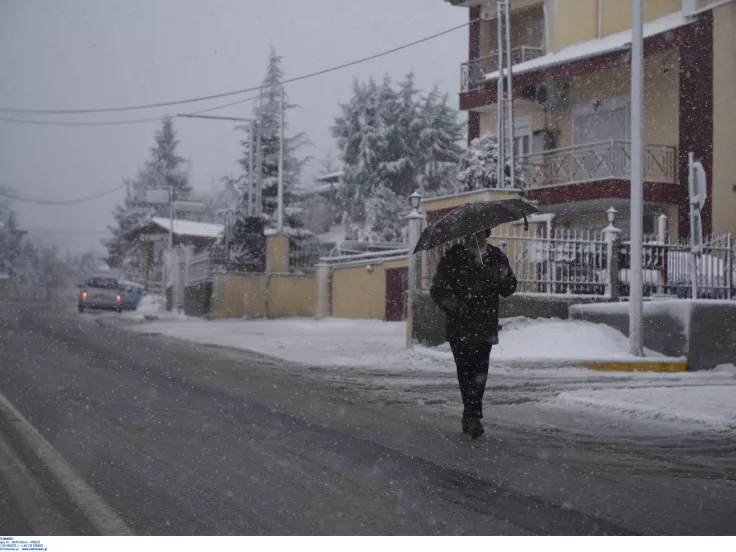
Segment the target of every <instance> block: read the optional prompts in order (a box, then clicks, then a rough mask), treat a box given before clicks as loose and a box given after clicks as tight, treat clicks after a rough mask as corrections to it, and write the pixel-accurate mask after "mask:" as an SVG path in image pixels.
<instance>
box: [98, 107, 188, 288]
mask: <svg viewBox="0 0 736 552" xmlns="http://www.w3.org/2000/svg"><path fill="white" fill-rule="evenodd" d="M154 139H155V144H154V145H153V147H151V149H150V157H149V159H148V160H147V161H146V162H145V163H144V164H143V166H142V168H141V169H140V170H139V171H138V175H137V177H136V178H135V179H133V180H128V181H127V188H128V193H127V195H126V198H125V200H124V201H123V203H122V204H120V205H118V206H117V207H116V208H115V210H114V211H113V218H114V219H115V224H114V225H113V226H110V227H109V230H110V234H111V237H110V238H107V239H105V240H103V241H102V245H104V246H105V247H106V248H107V252H108V255H107V263H108V265H109V266H110V267H111V268H119V269H124V270H126V271H130V272H132V273H135V274H137V275H139V276H140V275H141V271H142V270H143V266H144V257H145V255H146V253H145V252H144V251H143V250H142V249H143V248H141V247H139V246H136V245H135V244H130V243H128V242H126V241H125V240H124V239H123V236H124V234H125V233H126V232H128V231H129V230H130V229H132V228H133V227H134V226H135V225H137V224H138V223H139V222H141V221H142V220H144V219H146V218H148V217H151V216H164V217H168V216H169V206H168V205H152V204H149V203H147V200H146V195H147V192H148V190H149V189H154V188H159V189H167V190H168V189H171V188H173V191H174V199H176V200H186V199H188V198H189V195H190V193H191V187H190V186H189V180H188V176H187V170H186V169H185V165H186V161H185V160H184V158H182V157H180V156H179V155H178V154H177V153H176V148H177V146H178V145H179V140H178V139H177V138H176V132H175V130H174V125H173V122H172V119H171V117H166V118H164V120H163V121H162V123H161V128H160V129H159V130H158V131H157V132H156V135H155V138H154ZM160 253H161V252H160V251H159V252H158V253H156V256H157V257H158V256H160Z"/></svg>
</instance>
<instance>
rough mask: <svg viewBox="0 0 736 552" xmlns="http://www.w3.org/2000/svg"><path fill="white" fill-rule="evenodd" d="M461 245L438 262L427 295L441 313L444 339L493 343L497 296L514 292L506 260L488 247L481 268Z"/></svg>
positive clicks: (497, 251) (510, 271)
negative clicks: (445, 335)
mask: <svg viewBox="0 0 736 552" xmlns="http://www.w3.org/2000/svg"><path fill="white" fill-rule="evenodd" d="M472 255H473V253H471V252H470V251H469V250H468V249H467V248H466V247H465V246H464V245H456V246H454V247H453V248H452V249H450V251H448V252H447V254H446V255H445V256H444V257H443V258H442V260H441V261H440V264H439V266H438V267H437V272H436V274H435V276H434V280H433V281H432V288H431V290H430V294H431V296H432V299H433V300H434V302H435V303H436V304H437V306H438V307H439V308H440V309H441V310H442V311H443V312H444V313H445V329H446V333H447V339H449V340H452V339H460V338H466V339H467V338H470V339H481V340H484V341H486V340H491V341H493V340H494V338H495V337H497V336H498V296H499V295H500V296H502V297H508V296H510V295H511V294H513V293H514V292H515V291H516V284H517V282H516V276H514V273H513V271H512V270H511V266H509V260H508V258H507V257H506V255H504V253H503V251H501V250H500V249H499V248H497V247H493V246H492V245H489V246H488V247H487V249H486V252H485V254H484V255H483V264H482V265H481V263H480V262H478V260H477V259H474V258H473V256H472Z"/></svg>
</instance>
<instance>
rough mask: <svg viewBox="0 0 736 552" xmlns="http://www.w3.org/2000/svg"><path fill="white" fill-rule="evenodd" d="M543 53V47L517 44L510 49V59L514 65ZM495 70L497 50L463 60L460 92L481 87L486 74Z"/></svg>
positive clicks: (496, 68)
mask: <svg viewBox="0 0 736 552" xmlns="http://www.w3.org/2000/svg"><path fill="white" fill-rule="evenodd" d="M543 55H544V48H540V47H537V46H518V47H516V48H512V50H511V59H512V62H513V64H514V65H516V64H517V63H522V62H524V61H529V60H532V59H536V58H538V57H541V56H543ZM504 63H505V60H504ZM495 71H498V52H497V51H496V52H493V53H492V54H489V55H487V56H484V57H481V58H478V59H473V60H471V61H466V62H464V63H463V64H462V65H461V66H460V90H461V92H472V91H474V90H480V89H482V88H483V85H484V84H485V81H486V75H487V74H489V73H493V72H495Z"/></svg>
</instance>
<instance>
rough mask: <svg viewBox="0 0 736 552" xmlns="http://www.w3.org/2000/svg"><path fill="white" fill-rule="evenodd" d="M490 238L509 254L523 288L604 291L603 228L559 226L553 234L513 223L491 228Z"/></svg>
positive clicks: (579, 292) (584, 292)
mask: <svg viewBox="0 0 736 552" xmlns="http://www.w3.org/2000/svg"><path fill="white" fill-rule="evenodd" d="M490 241H491V243H492V244H494V245H496V246H497V247H499V248H500V249H501V250H502V251H503V252H504V253H506V255H507V256H508V258H509V263H510V264H511V267H512V268H513V270H514V273H515V274H516V278H517V280H518V281H519V285H518V291H520V292H526V293H554V294H559V293H572V294H576V295H602V294H604V293H605V289H606V283H607V276H606V274H607V254H606V247H607V244H606V239H605V236H604V235H603V233H602V232H594V231H574V230H564V229H557V230H555V231H554V232H553V234H552V236H551V237H540V236H534V235H530V233H529V232H526V231H524V229H523V227H521V226H513V227H511V229H510V230H496V231H494V232H492V233H491V238H490Z"/></svg>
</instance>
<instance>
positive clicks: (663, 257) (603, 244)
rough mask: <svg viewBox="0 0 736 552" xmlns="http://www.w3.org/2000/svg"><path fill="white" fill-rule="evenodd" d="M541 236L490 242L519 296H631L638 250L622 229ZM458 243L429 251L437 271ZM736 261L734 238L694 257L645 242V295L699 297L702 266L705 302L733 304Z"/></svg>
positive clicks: (668, 244) (505, 234) (658, 240)
mask: <svg viewBox="0 0 736 552" xmlns="http://www.w3.org/2000/svg"><path fill="white" fill-rule="evenodd" d="M537 231H541V232H542V234H546V229H544V228H540V229H538V230H536V231H525V230H524V229H523V227H522V226H521V225H513V226H511V227H501V228H496V229H494V230H493V231H492V233H491V237H490V240H489V241H490V243H491V244H493V245H495V246H496V247H499V248H500V249H501V250H502V251H503V252H504V253H506V255H507V256H508V258H509V263H510V265H511V268H512V269H513V270H514V273H515V274H516V278H517V280H518V282H519V284H518V287H517V291H518V292H522V293H533V294H555V295H558V294H572V295H597V296H608V297H611V298H613V299H616V298H618V297H628V295H629V291H630V287H629V273H630V268H629V267H630V258H631V244H630V242H629V241H628V240H626V239H624V240H621V239H619V235H620V233H619V231H618V230H617V229H616V228H615V227H613V226H609V227H608V228H607V229H605V230H602V231H597V230H596V231H593V230H567V229H556V230H554V231H553V232H552V234H551V236H546V235H537V234H536V232H537ZM453 245H454V243H448V244H446V246H445V247H443V248H440V249H437V250H434V251H430V252H428V253H427V260H428V264H429V265H430V266H431V267H436V266H437V263H438V262H439V260H440V257H441V256H442V255H444V253H445V252H446V251H447V250H448V249H449V248H450V247H452V246H453ZM733 258H734V241H733V236H732V235H731V234H723V235H719V236H713V237H709V238H706V239H704V240H703V250H702V253H701V254H698V255H693V254H692V253H691V247H690V242H689V240H686V239H669V238H667V237H666V235H665V236H664V237H663V236H646V237H645V239H644V245H643V251H642V266H643V293H644V296H646V297H648V296H652V295H660V296H669V297H671V298H689V297H692V296H693V285H692V284H693V271H692V269H693V267H695V270H696V274H695V281H696V287H697V297H698V298H699V299H733V298H734V297H736V266H735V265H734V259H733ZM428 268H429V267H428ZM432 270H434V268H432ZM426 274H427V277H426V278H424V277H423V278H422V287H423V288H424V289H428V288H429V287H430V285H431V274H430V271H429V270H427V272H426Z"/></svg>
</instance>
